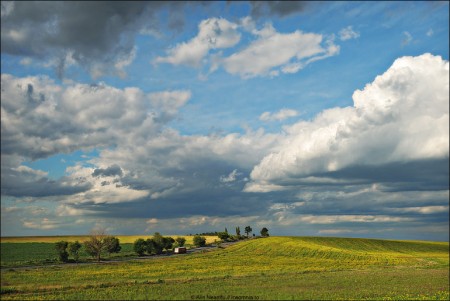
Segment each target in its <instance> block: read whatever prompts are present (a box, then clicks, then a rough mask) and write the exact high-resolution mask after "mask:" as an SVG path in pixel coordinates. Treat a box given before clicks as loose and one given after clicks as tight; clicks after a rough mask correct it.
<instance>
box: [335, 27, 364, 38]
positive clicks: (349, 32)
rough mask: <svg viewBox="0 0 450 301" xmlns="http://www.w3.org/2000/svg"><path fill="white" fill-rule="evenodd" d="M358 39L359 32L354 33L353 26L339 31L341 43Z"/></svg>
mask: <svg viewBox="0 0 450 301" xmlns="http://www.w3.org/2000/svg"><path fill="white" fill-rule="evenodd" d="M357 38H359V32H356V31H354V30H353V28H352V27H351V26H347V27H345V28H342V29H341V30H340V31H339V39H340V40H341V41H347V40H350V39H357Z"/></svg>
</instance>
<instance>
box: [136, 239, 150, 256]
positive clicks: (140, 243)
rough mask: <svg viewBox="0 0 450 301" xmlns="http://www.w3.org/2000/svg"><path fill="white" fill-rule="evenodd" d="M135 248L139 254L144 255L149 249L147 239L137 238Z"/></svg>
mask: <svg viewBox="0 0 450 301" xmlns="http://www.w3.org/2000/svg"><path fill="white" fill-rule="evenodd" d="M133 250H134V252H136V253H137V254H138V255H139V256H142V255H144V253H145V251H146V250H147V244H146V242H145V240H144V239H142V238H138V239H136V240H135V241H134V244H133Z"/></svg>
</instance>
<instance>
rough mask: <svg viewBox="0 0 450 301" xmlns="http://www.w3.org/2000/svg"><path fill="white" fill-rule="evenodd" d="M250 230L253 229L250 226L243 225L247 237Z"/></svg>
mask: <svg viewBox="0 0 450 301" xmlns="http://www.w3.org/2000/svg"><path fill="white" fill-rule="evenodd" d="M252 231H253V229H252V227H250V226H247V227H245V233H246V234H247V238H248V235H249V234H250V233H251V232H252Z"/></svg>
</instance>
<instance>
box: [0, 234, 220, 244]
mask: <svg viewBox="0 0 450 301" xmlns="http://www.w3.org/2000/svg"><path fill="white" fill-rule="evenodd" d="M164 236H170V237H173V238H177V237H184V238H185V239H186V243H187V244H192V239H193V238H194V236H189V235H164ZM115 237H117V238H118V239H119V240H120V243H131V244H132V243H133V242H134V241H135V240H136V239H138V238H143V239H147V238H152V236H151V235H115ZM205 238H206V243H212V242H214V240H216V239H218V238H217V236H205ZM88 239H89V236H88V235H79V236H77V235H73V236H20V237H19V236H18V237H1V238H0V242H1V243H38V242H40V243H54V242H57V241H61V240H65V241H67V242H73V241H76V240H78V241H80V242H82V241H85V240H88Z"/></svg>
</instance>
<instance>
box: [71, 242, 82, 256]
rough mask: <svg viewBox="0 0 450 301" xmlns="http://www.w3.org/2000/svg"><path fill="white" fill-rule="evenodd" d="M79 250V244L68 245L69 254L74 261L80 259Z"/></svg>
mask: <svg viewBox="0 0 450 301" xmlns="http://www.w3.org/2000/svg"><path fill="white" fill-rule="evenodd" d="M80 249H81V244H80V243H79V242H78V240H77V241H74V242H71V243H69V254H70V255H72V256H73V259H75V261H78V258H79V257H80V254H79V251H80Z"/></svg>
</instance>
